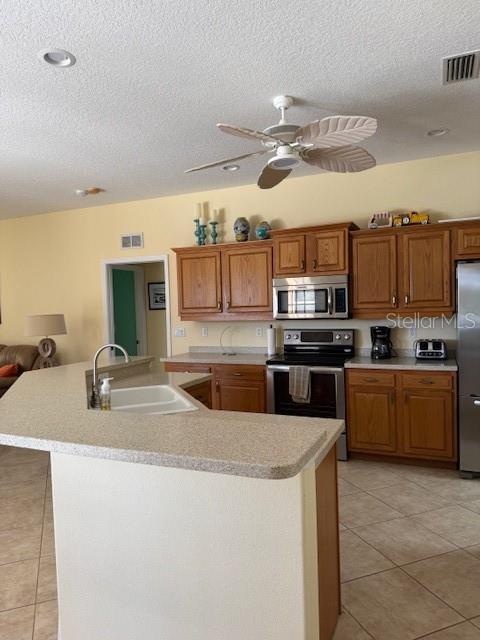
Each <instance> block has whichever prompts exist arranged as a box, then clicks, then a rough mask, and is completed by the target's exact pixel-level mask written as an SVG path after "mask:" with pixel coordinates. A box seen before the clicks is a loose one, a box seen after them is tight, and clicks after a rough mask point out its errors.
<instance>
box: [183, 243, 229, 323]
mask: <svg viewBox="0 0 480 640" xmlns="http://www.w3.org/2000/svg"><path fill="white" fill-rule="evenodd" d="M177 272H178V311H179V314H180V315H181V316H184V315H188V314H198V313H201V314H204V313H209V314H210V313H212V314H217V313H221V312H222V282H221V263H220V251H218V250H214V251H208V252H205V251H200V250H198V251H195V250H194V251H185V252H184V253H183V252H182V253H180V252H179V253H178V255H177Z"/></svg>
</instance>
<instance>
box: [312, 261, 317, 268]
mask: <svg viewBox="0 0 480 640" xmlns="http://www.w3.org/2000/svg"><path fill="white" fill-rule="evenodd" d="M312 267H313V270H314V271H316V270H317V261H316V260H314V261H313V262H312Z"/></svg>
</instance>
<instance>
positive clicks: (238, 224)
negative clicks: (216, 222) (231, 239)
mask: <svg viewBox="0 0 480 640" xmlns="http://www.w3.org/2000/svg"><path fill="white" fill-rule="evenodd" d="M233 232H234V233H235V240H236V241H237V242H245V241H246V240H248V234H249V232H250V223H249V222H248V220H247V219H246V218H243V217H241V218H237V219H236V220H235V223H234V225H233Z"/></svg>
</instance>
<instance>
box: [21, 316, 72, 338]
mask: <svg viewBox="0 0 480 640" xmlns="http://www.w3.org/2000/svg"><path fill="white" fill-rule="evenodd" d="M64 333H67V327H66V326H65V316H64V315H63V313H51V314H45V315H38V316H27V317H26V319H25V335H26V336H58V335H61V334H64Z"/></svg>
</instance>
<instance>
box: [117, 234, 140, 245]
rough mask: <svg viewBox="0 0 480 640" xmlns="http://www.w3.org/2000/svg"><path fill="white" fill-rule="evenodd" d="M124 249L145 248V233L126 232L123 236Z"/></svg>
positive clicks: (121, 243)
mask: <svg viewBox="0 0 480 640" xmlns="http://www.w3.org/2000/svg"><path fill="white" fill-rule="evenodd" d="M120 246H121V247H122V249H143V233H125V234H123V235H122V236H121V242H120Z"/></svg>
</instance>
